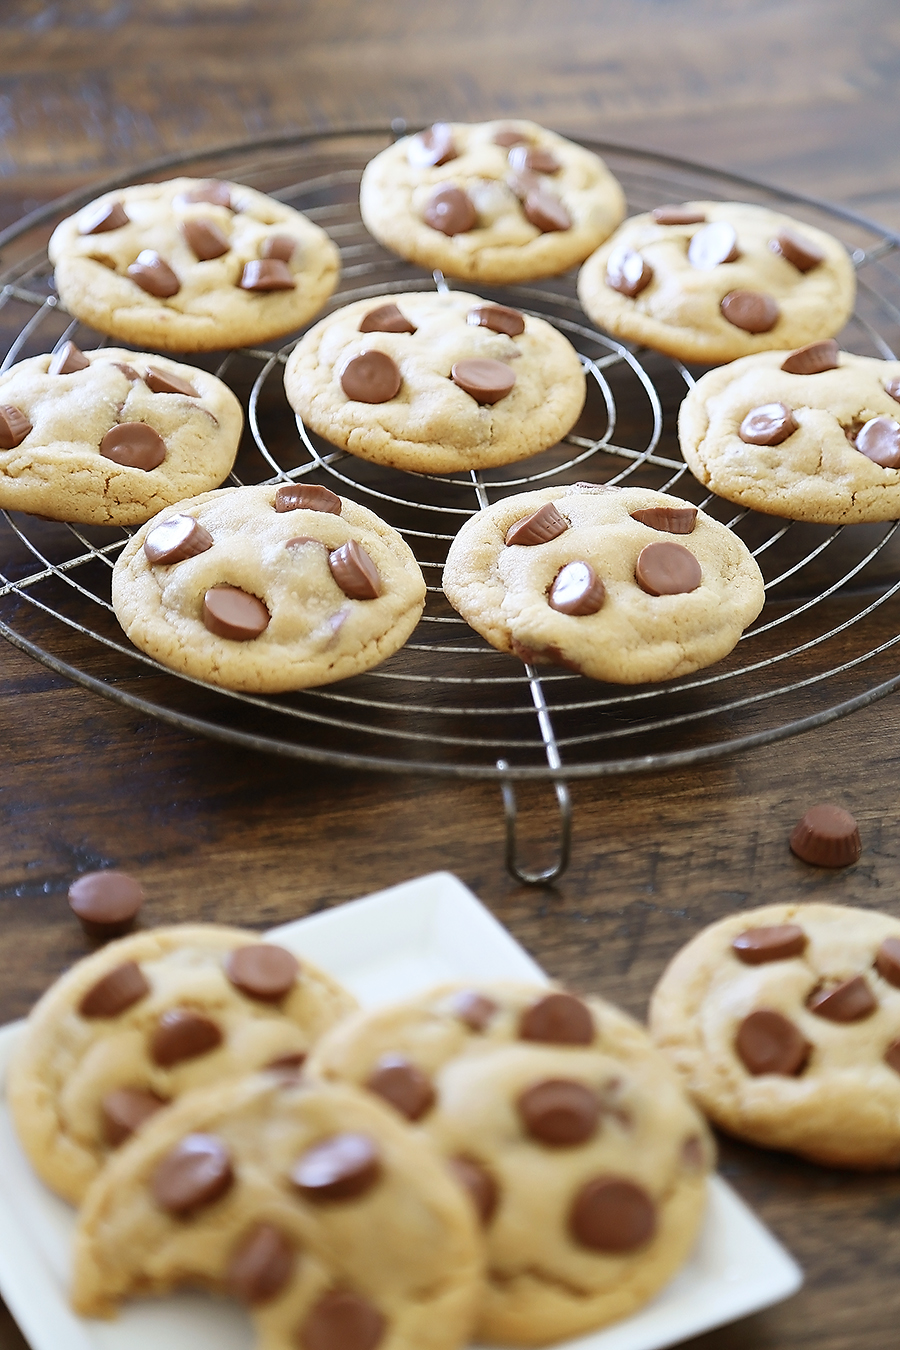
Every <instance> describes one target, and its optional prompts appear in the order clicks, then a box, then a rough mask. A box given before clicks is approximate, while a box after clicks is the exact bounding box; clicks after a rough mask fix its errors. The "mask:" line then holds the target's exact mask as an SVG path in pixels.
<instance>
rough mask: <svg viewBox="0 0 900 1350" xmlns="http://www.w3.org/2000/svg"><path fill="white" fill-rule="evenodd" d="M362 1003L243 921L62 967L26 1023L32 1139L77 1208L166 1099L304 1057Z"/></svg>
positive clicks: (14, 1093) (163, 935)
mask: <svg viewBox="0 0 900 1350" xmlns="http://www.w3.org/2000/svg"><path fill="white" fill-rule="evenodd" d="M355 1006H356V1005H355V1002H354V1000H353V998H352V997H351V996H350V994H348V993H347V992H346V990H344V989H342V988H341V986H340V985H339V984H338V983H337V982H336V981H335V980H332V979H331V977H330V976H328V975H326V974H325V973H324V972H323V971H321V970H318V969H317V968H316V967H315V966H313V965H311V964H310V963H309V962H307V961H305V960H304V961H298V960H297V959H296V958H295V957H294V956H293V955H292V954H291V953H290V952H289V951H287V950H286V949H285V948H283V947H278V946H275V945H273V944H271V943H267V942H263V941H262V940H261V939H260V938H259V937H258V936H257V934H255V933H252V932H244V931H243V930H241V929H239V928H224V927H218V926H216V925H212V924H209V925H202V924H184V925H182V926H179V927H172V928H158V929H155V930H154V931H152V932H146V933H136V934H134V935H132V936H130V937H126V938H121V939H120V940H119V941H117V942H112V943H110V944H109V945H108V946H106V947H104V948H103V949H102V951H99V952H96V953H95V954H94V955H93V956H88V957H86V958H85V959H84V960H83V961H79V962H78V963H77V964H76V965H75V966H73V967H72V969H71V970H69V971H67V972H66V973H65V975H63V976H61V977H60V979H59V980H57V981H56V983H55V984H54V985H53V986H52V987H51V988H50V989H49V990H48V991H47V993H46V994H45V995H44V996H43V998H42V999H41V1000H40V1001H39V1002H38V1003H37V1004H36V1005H35V1007H34V1009H33V1011H32V1013H31V1016H30V1017H29V1019H28V1022H27V1024H26V1027H25V1030H24V1032H23V1035H22V1039H21V1041H20V1042H19V1044H18V1047H17V1049H16V1051H15V1054H14V1057H13V1059H12V1062H11V1064H10V1069H9V1075H8V1079H7V1093H8V1096H9V1103H10V1108H11V1110H12V1114H13V1119H14V1121H15V1124H16V1129H17V1131H18V1134H19V1138H20V1140H21V1143H22V1147H23V1148H24V1149H25V1151H26V1153H27V1154H28V1156H29V1158H30V1159H31V1162H32V1164H33V1166H34V1168H35V1171H36V1172H37V1173H38V1175H39V1176H40V1177H41V1179H42V1180H43V1181H45V1182H46V1183H47V1185H48V1186H50V1187H51V1188H52V1189H53V1190H54V1191H56V1192H57V1193H58V1194H59V1195H61V1196H63V1197H64V1198H65V1199H66V1200H71V1201H72V1202H73V1203H77V1202H78V1201H80V1200H81V1198H82V1197H83V1195H84V1193H85V1191H86V1189H87V1187H88V1185H89V1183H90V1182H91V1181H92V1180H93V1178H94V1177H95V1176H96V1175H97V1173H98V1171H99V1170H100V1168H101V1167H102V1165H103V1163H104V1162H105V1161H106V1160H107V1159H108V1158H109V1156H110V1154H111V1153H112V1151H113V1150H115V1149H116V1148H118V1147H119V1146H120V1145H121V1144H122V1143H123V1142H124V1141H125V1140H126V1139H128V1138H129V1137H130V1136H131V1134H133V1133H134V1132H135V1131H136V1130H138V1129H139V1128H140V1127H141V1125H142V1124H143V1123H144V1121H146V1120H147V1119H149V1118H150V1116H152V1115H154V1114H155V1113H156V1112H157V1111H159V1110H160V1109H161V1108H162V1107H163V1106H165V1105H166V1104H167V1103H169V1102H172V1101H173V1100H175V1099H176V1098H178V1097H180V1096H182V1094H183V1093H185V1092H187V1091H188V1090H189V1089H191V1088H194V1087H199V1086H201V1085H205V1084H208V1083H214V1082H218V1081H219V1080H220V1079H225V1078H231V1077H234V1076H235V1075H236V1074H243V1073H247V1072H249V1071H250V1070H252V1069H256V1068H260V1067H261V1066H262V1065H266V1064H270V1063H271V1062H273V1061H287V1062H289V1063H291V1064H294V1065H296V1064H298V1063H301V1062H302V1061H303V1059H304V1058H305V1056H306V1053H307V1051H308V1050H309V1048H310V1046H311V1045H312V1043H313V1042H314V1041H315V1039H316V1038H317V1037H318V1036H320V1035H321V1034H322V1032H323V1031H325V1030H327V1028H328V1027H330V1026H331V1025H332V1023H334V1022H336V1021H337V1020H338V1019H339V1018H340V1017H342V1016H343V1015H344V1014H346V1013H347V1012H349V1011H350V1010H351V1009H353V1008H354V1007H355Z"/></svg>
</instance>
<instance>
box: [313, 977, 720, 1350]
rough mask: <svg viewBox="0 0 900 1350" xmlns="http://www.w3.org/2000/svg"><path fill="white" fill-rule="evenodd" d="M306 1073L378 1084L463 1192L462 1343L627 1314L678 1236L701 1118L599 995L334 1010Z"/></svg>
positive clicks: (695, 1209)
mask: <svg viewBox="0 0 900 1350" xmlns="http://www.w3.org/2000/svg"><path fill="white" fill-rule="evenodd" d="M307 1072H308V1074H309V1076H310V1077H311V1078H313V1079H316V1078H324V1079H326V1080H327V1081H344V1082H349V1083H352V1084H355V1085H356V1086H358V1087H367V1088H368V1089H369V1091H370V1092H372V1093H375V1094H377V1095H378V1096H381V1097H383V1098H384V1099H385V1100H386V1101H388V1102H389V1103H390V1104H391V1105H392V1106H393V1107H394V1108H395V1110H397V1111H398V1113H399V1114H400V1115H401V1116H404V1117H405V1118H406V1119H408V1120H410V1121H412V1122H414V1123H415V1124H416V1125H417V1126H418V1128H419V1129H420V1130H421V1131H422V1132H424V1133H425V1134H426V1135H427V1136H428V1137H429V1138H430V1139H431V1141H432V1142H433V1143H434V1144H435V1145H436V1146H437V1148H438V1150H439V1151H440V1153H441V1154H442V1155H443V1156H444V1157H445V1158H446V1159H447V1160H448V1161H449V1163H450V1167H451V1170H452V1171H453V1173H454V1175H456V1177H457V1179H458V1180H459V1181H460V1182H461V1183H462V1184H463V1186H464V1187H465V1189H466V1190H468V1192H469V1195H470V1198H471V1199H472V1200H473V1201H474V1207H475V1210H476V1212H477V1213H478V1215H479V1218H480V1220H481V1224H482V1230H483V1232H484V1236H485V1241H486V1243H487V1283H486V1293H485V1297H484V1300H483V1303H482V1311H481V1317H480V1321H479V1324H478V1327H477V1329H476V1337H477V1339H478V1340H479V1341H480V1340H483V1339H484V1340H488V1341H491V1342H500V1343H501V1344H504V1345H508V1344H516V1345H544V1344H548V1343H550V1342H554V1343H555V1342H556V1341H558V1340H560V1339H561V1338H563V1337H569V1336H573V1335H577V1334H579V1333H581V1332H584V1331H588V1330H591V1329H593V1328H594V1327H599V1326H603V1325H605V1324H607V1323H609V1322H612V1321H615V1320H617V1319H619V1318H622V1317H627V1316H628V1315H629V1314H630V1313H632V1312H633V1311H635V1309H637V1308H639V1307H640V1306H642V1305H643V1304H644V1303H645V1302H647V1301H648V1300H649V1299H650V1298H652V1297H653V1295H654V1294H655V1293H656V1292H657V1291H658V1290H659V1289H660V1288H661V1287H662V1286H663V1285H664V1284H665V1283H666V1281H667V1280H668V1279H669V1278H670V1277H671V1276H672V1275H673V1274H674V1273H675V1271H676V1270H677V1269H678V1267H679V1266H680V1265H681V1264H682V1263H683V1262H684V1260H685V1259H686V1257H687V1255H688V1254H689V1252H690V1250H691V1247H692V1246H693V1243H694V1240H695V1238H696V1234H697V1231H698V1227H699V1224H700V1222H701V1220H702V1217H703V1213H704V1207H705V1198H706V1174H707V1172H708V1170H709V1168H710V1167H711V1166H712V1162H713V1148H712V1144H711V1140H710V1137H709V1134H708V1131H707V1130H706V1128H705V1126H704V1124H703V1121H702V1118H701V1117H700V1115H699V1114H698V1113H697V1112H696V1111H695V1110H694V1109H693V1107H692V1106H691V1105H690V1103H689V1101H688V1099H687V1097H686V1095H685V1093H684V1092H683V1091H682V1089H681V1087H680V1084H679V1083H678V1081H677V1077H676V1075H675V1074H674V1073H673V1072H672V1071H671V1070H670V1069H669V1067H668V1065H667V1064H666V1063H665V1061H664V1059H663V1057H662V1056H660V1055H659V1054H658V1053H657V1052H656V1051H655V1050H654V1048H653V1046H652V1044H651V1042H650V1040H649V1037H648V1036H647V1034H646V1032H645V1031H644V1030H643V1029H642V1028H641V1027H639V1026H638V1025H637V1023H636V1022H634V1021H632V1019H631V1018H629V1017H628V1016H626V1015H625V1014H624V1013H622V1012H620V1011H619V1010H618V1009H617V1008H615V1007H613V1006H612V1005H611V1004H609V1003H605V1002H603V1001H602V1000H600V999H593V998H591V999H579V998H576V997H575V996H574V995H571V994H568V993H565V992H563V991H561V990H558V989H553V988H550V989H548V988H547V987H545V986H532V985H527V984H512V983H510V984H506V983H502V984H493V983H491V984H488V983H485V984H478V985H468V984H465V985H464V984H460V985H456V986H441V987H440V988H438V989H434V990H430V991H428V992H427V993H425V994H423V995H420V996H417V997H415V998H412V999H409V1000H407V1001H405V1002H403V1003H399V1004H396V1005H393V1006H391V1007H387V1008H381V1009H377V1010H375V1011H371V1012H361V1013H357V1014H354V1015H353V1016H351V1017H350V1018H348V1019H346V1020H345V1021H344V1022H343V1023H342V1024H341V1025H340V1026H339V1027H335V1028H334V1030H333V1031H332V1032H330V1033H329V1034H328V1035H327V1036H326V1037H324V1038H323V1039H322V1040H321V1041H320V1042H319V1045H318V1047H317V1049H316V1051H315V1053H314V1055H313V1056H312V1058H311V1059H310V1061H309V1064H308V1068H307Z"/></svg>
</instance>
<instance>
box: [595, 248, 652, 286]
mask: <svg viewBox="0 0 900 1350" xmlns="http://www.w3.org/2000/svg"><path fill="white" fill-rule="evenodd" d="M652 280H653V268H652V267H651V266H650V264H649V263H648V262H645V261H644V259H643V258H642V257H641V255H640V253H636V252H635V250H634V249H633V248H628V247H626V245H624V244H622V245H620V246H619V247H618V248H614V249H613V251H612V253H610V255H609V258H608V259H607V262H606V284H607V286H610V287H611V288H612V289H613V290H614V291H618V292H619V293H620V294H621V295H627V296H632V297H633V296H635V295H640V293H641V291H642V290H644V289H645V288H646V287H647V286H649V285H650V282H651V281H652Z"/></svg>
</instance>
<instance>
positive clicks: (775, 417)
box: [738, 403, 797, 445]
mask: <svg viewBox="0 0 900 1350" xmlns="http://www.w3.org/2000/svg"><path fill="white" fill-rule="evenodd" d="M796 430H797V423H796V421H795V419H794V414H793V412H792V410H791V409H790V408H789V407H788V405H787V404H786V403H761V404H760V406H759V407H758V408H751V409H750V411H749V412H748V413H747V416H746V417H745V418H744V420H743V422H742V423H741V425H740V427H739V429H738V435H739V436H740V438H741V440H742V441H746V443H747V445H780V444H781V442H782V441H786V440H787V438H788V436H793V434H794V432H795V431H796Z"/></svg>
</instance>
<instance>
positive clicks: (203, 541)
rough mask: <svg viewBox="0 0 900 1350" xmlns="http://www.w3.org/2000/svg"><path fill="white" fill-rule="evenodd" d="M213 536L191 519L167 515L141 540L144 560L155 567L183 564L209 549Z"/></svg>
mask: <svg viewBox="0 0 900 1350" xmlns="http://www.w3.org/2000/svg"><path fill="white" fill-rule="evenodd" d="M212 545H213V537H212V535H211V534H210V532H209V530H207V529H206V528H205V527H204V526H203V525H201V524H200V522H199V520H195V519H194V517H193V516H170V517H169V519H168V520H164V521H162V523H161V524H159V525H154V527H153V529H152V530H151V531H150V533H149V534H148V535H147V538H146V539H145V540H144V554H145V556H146V558H147V561H148V562H150V563H153V564H154V565H156V566H168V565H170V564H171V563H179V562H184V560H185V558H195V557H196V556H197V554H198V553H205V552H206V550H207V549H209V548H212Z"/></svg>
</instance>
